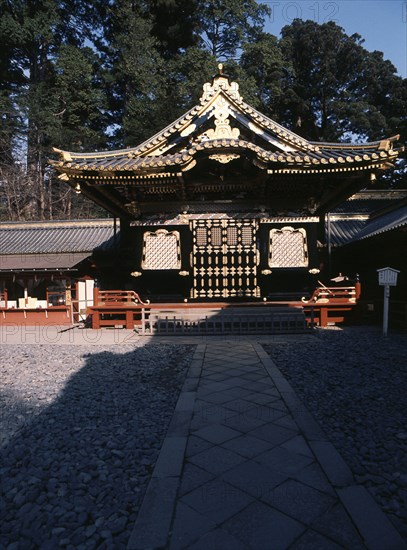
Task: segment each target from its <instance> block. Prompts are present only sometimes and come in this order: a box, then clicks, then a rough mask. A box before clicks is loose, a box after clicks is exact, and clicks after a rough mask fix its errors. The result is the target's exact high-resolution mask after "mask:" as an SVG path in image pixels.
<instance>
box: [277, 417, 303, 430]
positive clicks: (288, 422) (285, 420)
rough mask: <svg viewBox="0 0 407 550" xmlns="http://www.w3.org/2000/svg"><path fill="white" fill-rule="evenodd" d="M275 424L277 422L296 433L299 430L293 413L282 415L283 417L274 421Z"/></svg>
mask: <svg viewBox="0 0 407 550" xmlns="http://www.w3.org/2000/svg"><path fill="white" fill-rule="evenodd" d="M274 424H276V425H277V426H282V427H283V428H288V429H289V430H293V431H295V432H296V433H298V432H299V428H298V425H297V423H296V422H295V421H294V420H293V418H292V416H291V415H285V416H282V417H281V418H278V419H277V420H275V421H274Z"/></svg>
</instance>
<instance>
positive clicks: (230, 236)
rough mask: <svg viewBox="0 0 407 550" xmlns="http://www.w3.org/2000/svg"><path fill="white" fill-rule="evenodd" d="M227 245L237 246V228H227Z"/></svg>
mask: <svg viewBox="0 0 407 550" xmlns="http://www.w3.org/2000/svg"><path fill="white" fill-rule="evenodd" d="M227 244H228V246H237V227H236V226H233V225H232V226H230V227H228V228H227Z"/></svg>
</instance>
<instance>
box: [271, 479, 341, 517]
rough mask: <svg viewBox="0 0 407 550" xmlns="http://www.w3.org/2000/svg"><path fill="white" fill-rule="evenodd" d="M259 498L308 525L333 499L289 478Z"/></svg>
mask: <svg viewBox="0 0 407 550" xmlns="http://www.w3.org/2000/svg"><path fill="white" fill-rule="evenodd" d="M261 499H262V500H263V501H264V502H267V503H268V504H270V505H271V506H273V507H274V508H277V509H278V510H280V511H281V512H284V513H285V514H287V515H288V516H290V517H293V518H294V519H297V520H298V521H301V522H302V523H305V524H307V525H309V524H310V523H311V522H312V521H314V520H315V519H316V518H318V517H320V516H321V515H322V514H323V513H324V512H326V511H327V510H328V509H329V508H331V507H332V505H333V504H334V502H335V499H334V498H333V497H331V496H329V495H327V494H326V493H321V492H320V491H317V490H316V489H312V488H311V487H308V486H307V485H304V484H303V483H300V482H298V481H295V480H294V479H289V480H287V481H285V482H284V483H281V484H280V485H279V486H278V487H275V488H274V489H272V490H271V491H267V492H266V493H265V494H264V495H262V497H261Z"/></svg>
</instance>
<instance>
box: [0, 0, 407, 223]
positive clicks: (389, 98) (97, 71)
mask: <svg viewBox="0 0 407 550" xmlns="http://www.w3.org/2000/svg"><path fill="white" fill-rule="evenodd" d="M268 13H269V8H268V7H267V5H266V4H264V3H262V2H256V1H255V0H189V1H188V2H185V1H184V0H137V1H135V0H99V1H98V2H93V1H92V0H41V1H39V0H14V1H13V2H11V1H9V0H0V51H1V55H0V120H1V126H0V170H1V177H2V181H3V182H5V185H3V188H2V189H0V194H1V193H3V199H2V200H3V203H2V204H7V205H9V206H8V207H7V208H6V211H7V214H6V215H7V217H10V218H13V219H18V218H21V219H31V218H43V217H55V216H62V217H71V216H82V215H85V214H84V213H85V212H86V213H88V210H87V207H86V206H85V204H84V203H83V201H82V200H80V199H78V197H76V196H75V195H73V194H72V193H71V192H70V191H69V190H68V189H67V188H66V186H65V184H61V182H58V181H57V180H56V179H55V176H52V175H50V174H49V170H48V168H47V159H48V158H49V157H50V156H51V155H52V146H56V147H58V148H64V149H68V150H75V151H87V150H95V149H105V148H112V147H116V148H117V147H123V146H135V145H137V144H138V143H140V142H142V141H144V140H145V139H147V138H149V137H150V136H151V135H153V134H154V133H156V132H157V131H159V130H161V129H162V128H164V127H165V126H166V125H168V124H169V123H171V122H172V121H173V120H174V119H176V118H177V117H179V116H180V115H181V114H183V113H184V112H185V111H186V110H188V109H189V108H190V107H192V106H193V105H194V104H196V102H197V101H198V99H199V96H200V95H201V92H202V84H203V83H204V82H207V81H208V80H210V79H211V77H212V76H213V74H214V73H216V66H217V63H218V61H224V63H225V72H226V73H228V74H229V75H230V77H231V78H232V79H234V80H237V81H238V82H239V85H240V90H241V93H242V95H243V97H244V99H245V100H246V101H247V102H248V103H250V104H251V105H253V106H254V107H255V108H257V109H258V110H260V111H262V112H264V113H265V114H267V115H268V116H271V117H272V118H274V119H275V120H277V121H278V122H280V123H282V124H283V125H286V126H288V127H290V128H292V129H293V130H294V131H296V132H298V133H299V134H301V135H303V136H304V137H306V138H308V139H311V140H316V141H318V140H321V141H336V140H342V141H346V140H348V141H349V140H355V139H359V140H366V139H369V140H376V139H381V138H383V137H386V136H389V135H394V134H397V133H400V134H401V136H402V138H401V139H402V140H405V139H406V137H407V129H406V117H405V105H406V104H407V97H406V95H407V94H406V90H407V87H406V80H405V79H404V80H403V79H402V78H400V77H399V76H398V75H397V74H396V71H395V68H394V67H393V65H392V64H391V63H390V62H389V61H386V60H384V59H383V54H382V53H381V52H368V51H367V50H366V49H364V47H363V39H362V38H361V37H360V36H359V35H356V34H355V35H353V36H348V35H346V33H345V32H344V31H343V29H341V28H340V27H339V26H337V25H336V24H335V23H332V22H331V23H325V24H323V25H318V24H317V23H315V22H312V21H300V20H296V21H294V22H293V23H292V24H291V25H288V26H286V27H284V29H283V31H282V37H281V38H280V39H278V38H277V37H275V36H272V35H270V34H267V33H265V32H264V31H263V26H264V21H265V18H266V17H267V15H268ZM395 174H396V175H395V176H394V178H396V179H397V182H398V183H396V184H395V185H400V181H401V180H402V179H403V177H404V174H405V168H403V167H401V168H400V169H399V170H398V172H397V173H396V172H395ZM392 177H393V176H389V175H386V178H387V180H386V181H387V182H390V183H389V185H391V181H393V180H392V179H391V178H392ZM19 181H20V182H21V185H20V186H19V185H18V182H19ZM7 186H8V187H7ZM6 189H7V193H8V195H7V196H5V195H4V193H6V191H5V190H6ZM0 198H1V197H0ZM0 203H1V201H0ZM17 204H20V205H22V206H21V207H20V206H19V207H17V206H16V205H17ZM1 215H3V214H1V213H0V216H1ZM97 215H100V212H97Z"/></svg>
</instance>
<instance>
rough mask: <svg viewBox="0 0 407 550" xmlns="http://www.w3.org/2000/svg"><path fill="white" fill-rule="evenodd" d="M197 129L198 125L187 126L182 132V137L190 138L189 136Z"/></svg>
mask: <svg viewBox="0 0 407 550" xmlns="http://www.w3.org/2000/svg"><path fill="white" fill-rule="evenodd" d="M195 128H196V124H190V125H189V126H187V127H186V128H184V129H183V130H182V132H181V134H180V135H181V136H182V137H186V136H189V134H192V132H193V131H194V130H195Z"/></svg>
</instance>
